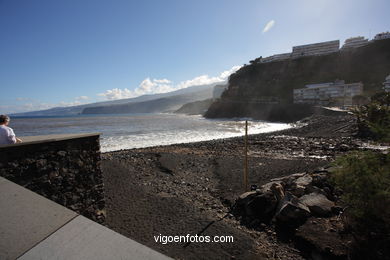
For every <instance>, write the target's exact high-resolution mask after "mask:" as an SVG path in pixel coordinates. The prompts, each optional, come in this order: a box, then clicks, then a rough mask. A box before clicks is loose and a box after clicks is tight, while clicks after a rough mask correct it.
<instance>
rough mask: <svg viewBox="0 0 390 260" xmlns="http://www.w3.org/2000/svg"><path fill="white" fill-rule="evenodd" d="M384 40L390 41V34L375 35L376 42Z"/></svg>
mask: <svg viewBox="0 0 390 260" xmlns="http://www.w3.org/2000/svg"><path fill="white" fill-rule="evenodd" d="M384 39H390V32H382V33H378V34H377V35H375V37H374V41H378V40H384Z"/></svg>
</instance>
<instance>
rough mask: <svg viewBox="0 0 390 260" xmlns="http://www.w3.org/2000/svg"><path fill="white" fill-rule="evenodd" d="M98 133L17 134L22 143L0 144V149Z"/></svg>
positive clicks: (90, 135) (96, 134)
mask: <svg viewBox="0 0 390 260" xmlns="http://www.w3.org/2000/svg"><path fill="white" fill-rule="evenodd" d="M100 135H101V133H86V134H58V135H37V136H18V137H19V138H20V139H22V141H23V142H22V143H17V144H9V145H0V149H2V148H9V147H15V146H23V145H29V144H40V143H47V142H57V141H64V140H71V139H78V138H85V137H92V136H100Z"/></svg>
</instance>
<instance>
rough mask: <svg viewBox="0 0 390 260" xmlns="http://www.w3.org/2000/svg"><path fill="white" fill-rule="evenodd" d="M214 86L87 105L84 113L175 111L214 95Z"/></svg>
mask: <svg viewBox="0 0 390 260" xmlns="http://www.w3.org/2000/svg"><path fill="white" fill-rule="evenodd" d="M212 93H213V88H208V89H204V90H201V91H198V92H193V93H189V94H183V95H176V96H170V97H164V98H159V99H155V100H150V101H144V102H131V103H126V104H120V105H110V106H94V107H87V108H85V109H84V110H83V111H82V114H127V113H163V112H174V111H176V110H177V109H179V108H180V107H181V106H183V105H184V104H186V103H190V102H194V101H197V100H204V99H207V98H210V97H212Z"/></svg>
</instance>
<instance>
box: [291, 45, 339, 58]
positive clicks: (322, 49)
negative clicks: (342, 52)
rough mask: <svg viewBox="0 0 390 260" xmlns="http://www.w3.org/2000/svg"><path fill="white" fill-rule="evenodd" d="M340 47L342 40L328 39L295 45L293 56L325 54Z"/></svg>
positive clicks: (336, 50)
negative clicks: (326, 40)
mask: <svg viewBox="0 0 390 260" xmlns="http://www.w3.org/2000/svg"><path fill="white" fill-rule="evenodd" d="M339 49H340V41H339V40H336V41H328V42H320V43H313V44H306V45H300V46H294V47H293V51H292V55H291V57H292V58H293V59H294V58H299V57H304V56H313V55H324V54H329V53H333V52H338V51H339Z"/></svg>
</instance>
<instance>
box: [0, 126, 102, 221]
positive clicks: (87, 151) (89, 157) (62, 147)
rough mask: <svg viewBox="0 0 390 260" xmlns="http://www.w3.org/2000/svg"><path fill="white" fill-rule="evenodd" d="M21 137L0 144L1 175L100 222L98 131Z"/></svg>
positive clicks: (100, 183)
mask: <svg viewBox="0 0 390 260" xmlns="http://www.w3.org/2000/svg"><path fill="white" fill-rule="evenodd" d="M21 138H22V140H23V141H24V142H23V143H21V144H14V145H7V146H0V176H2V177H5V178H6V179H8V180H10V181H13V182H15V183H17V184H19V185H21V186H24V187H26V188H27V189H29V190H32V191H34V192H36V193H38V194H40V195H42V196H44V197H46V198H48V199H50V200H52V201H55V202H57V203H59V204H61V205H63V206H65V207H68V208H70V209H72V210H74V211H76V212H77V213H79V214H81V215H84V216H85V217H88V218H90V219H92V220H94V221H97V222H100V223H103V222H104V214H103V212H104V207H105V203H104V193H103V179H102V173H101V169H100V143H99V134H78V135H50V136H37V137H21Z"/></svg>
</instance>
